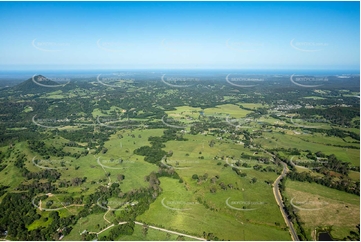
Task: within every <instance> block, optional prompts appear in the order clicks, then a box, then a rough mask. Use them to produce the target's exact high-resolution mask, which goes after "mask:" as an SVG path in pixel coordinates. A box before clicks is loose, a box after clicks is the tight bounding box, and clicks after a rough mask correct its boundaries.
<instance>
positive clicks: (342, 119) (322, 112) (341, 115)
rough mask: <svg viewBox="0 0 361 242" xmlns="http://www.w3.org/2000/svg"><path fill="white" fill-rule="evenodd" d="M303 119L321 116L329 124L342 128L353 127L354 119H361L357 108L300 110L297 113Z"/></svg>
mask: <svg viewBox="0 0 361 242" xmlns="http://www.w3.org/2000/svg"><path fill="white" fill-rule="evenodd" d="M296 112H297V113H298V114H300V115H301V118H303V119H307V118H309V117H312V116H315V115H319V116H322V117H323V118H324V119H326V120H328V121H329V122H331V123H333V124H337V125H342V126H345V125H347V126H350V127H351V126H352V122H351V121H352V119H353V118H354V117H360V109H359V108H356V107H331V108H326V109H312V108H300V109H298V110H297V111H296Z"/></svg>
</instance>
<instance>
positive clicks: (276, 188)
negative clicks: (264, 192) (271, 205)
mask: <svg viewBox="0 0 361 242" xmlns="http://www.w3.org/2000/svg"><path fill="white" fill-rule="evenodd" d="M261 150H262V151H264V152H265V153H267V154H269V155H271V156H272V157H273V158H275V155H273V154H271V153H269V152H268V151H266V150H265V149H262V148H261ZM281 165H282V166H283V170H282V173H281V175H279V177H277V179H276V180H275V181H274V183H273V185H272V186H273V195H274V196H275V199H276V202H277V204H278V206H279V207H280V210H281V213H282V216H283V219H284V220H285V222H286V224H287V226H288V228H289V231H290V234H291V237H292V240H293V241H300V239H299V238H298V235H297V232H296V230H295V228H294V227H293V224H292V222H291V221H290V220H289V219H288V217H287V213H286V211H285V209H284V206H283V200H282V196H281V193H280V190H279V184H280V181H281V180H282V178H284V177H285V176H286V175H287V172H288V171H289V170H288V167H287V164H286V163H284V162H282V161H281Z"/></svg>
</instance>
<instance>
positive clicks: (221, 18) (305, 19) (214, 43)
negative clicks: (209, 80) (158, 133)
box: [0, 2, 360, 70]
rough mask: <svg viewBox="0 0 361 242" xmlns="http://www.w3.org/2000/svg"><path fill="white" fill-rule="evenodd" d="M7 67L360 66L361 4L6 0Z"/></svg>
mask: <svg viewBox="0 0 361 242" xmlns="http://www.w3.org/2000/svg"><path fill="white" fill-rule="evenodd" d="M0 36H1V38H0V67H1V69H2V70H6V69H31V68H42V69H57V68H58V69H94V68H99V69H102V68H107V69H133V68H137V69H142V68H146V69H149V68H150V69H162V68H164V69H168V68H170V69H174V68H186V69H187V68H199V69H207V68H212V69H214V68H218V69H247V68H251V69H342V70H350V69H353V70H358V69H359V66H360V6H359V2H106V3H105V2H0Z"/></svg>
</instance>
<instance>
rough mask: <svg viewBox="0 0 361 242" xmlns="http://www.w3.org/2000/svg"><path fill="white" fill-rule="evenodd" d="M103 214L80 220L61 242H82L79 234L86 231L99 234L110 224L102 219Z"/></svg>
mask: <svg viewBox="0 0 361 242" xmlns="http://www.w3.org/2000/svg"><path fill="white" fill-rule="evenodd" d="M103 215H104V214H103V213H97V214H91V215H89V216H87V217H85V218H80V219H79V220H78V222H77V223H76V224H75V225H74V226H73V229H72V231H71V232H70V234H68V235H67V236H65V237H64V239H63V240H70V241H77V240H82V237H81V235H80V233H81V232H83V231H84V230H87V231H88V232H99V231H101V230H102V229H104V228H106V227H107V226H109V225H110V224H109V223H107V222H106V221H105V220H104V218H103ZM98 225H99V226H98Z"/></svg>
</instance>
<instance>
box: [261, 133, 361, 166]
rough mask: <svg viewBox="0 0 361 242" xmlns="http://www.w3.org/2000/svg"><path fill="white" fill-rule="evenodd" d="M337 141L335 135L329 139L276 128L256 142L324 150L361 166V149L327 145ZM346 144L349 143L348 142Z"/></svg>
mask: <svg viewBox="0 0 361 242" xmlns="http://www.w3.org/2000/svg"><path fill="white" fill-rule="evenodd" d="M314 139H315V140H314ZM336 141H337V142H340V141H339V139H338V138H335V137H330V140H328V137H322V136H320V135H315V136H313V135H310V134H295V133H293V134H292V133H288V134H281V133H279V132H275V130H274V132H272V133H266V132H264V133H263V137H262V138H257V139H256V140H255V143H258V144H261V145H262V147H263V148H265V149H272V148H279V147H283V148H285V149H288V148H293V147H297V148H298V149H302V150H310V151H312V152H317V151H322V152H323V153H324V154H326V155H331V154H334V155H335V156H336V157H337V158H338V159H340V160H343V161H345V162H350V163H351V165H353V166H360V150H359V149H347V148H342V147H335V146H331V145H327V144H330V143H332V142H336ZM321 142H322V143H321ZM344 144H345V145H347V143H344Z"/></svg>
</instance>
